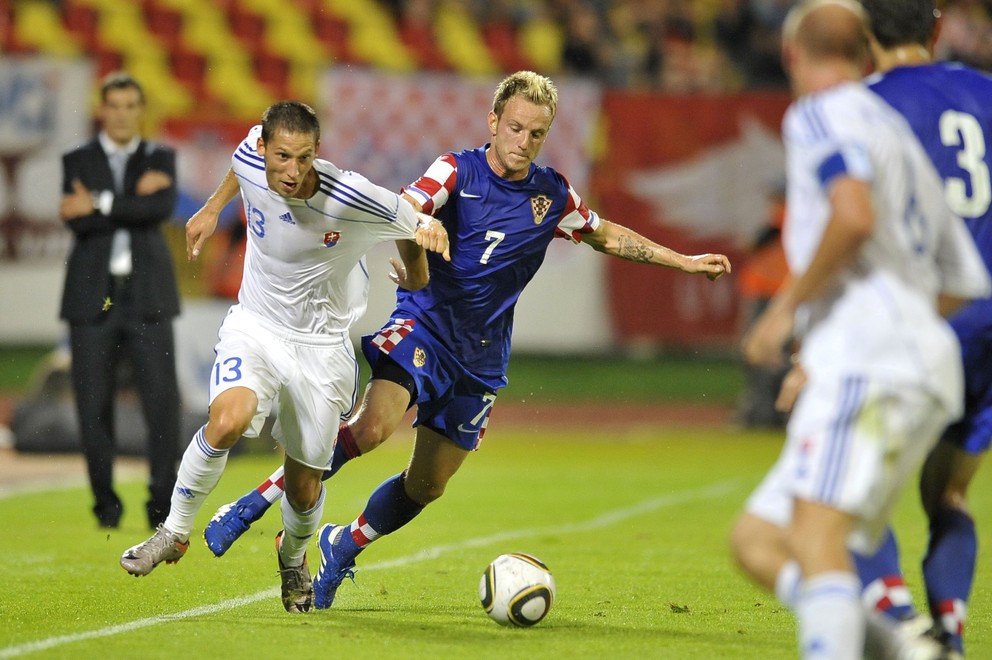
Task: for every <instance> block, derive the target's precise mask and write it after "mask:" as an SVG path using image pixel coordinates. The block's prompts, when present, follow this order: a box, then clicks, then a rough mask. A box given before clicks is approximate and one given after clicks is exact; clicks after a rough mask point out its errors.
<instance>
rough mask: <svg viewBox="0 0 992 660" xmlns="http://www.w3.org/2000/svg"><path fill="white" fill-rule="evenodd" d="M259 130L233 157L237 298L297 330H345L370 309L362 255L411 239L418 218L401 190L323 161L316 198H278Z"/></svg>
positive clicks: (318, 170) (316, 166) (317, 168)
mask: <svg viewBox="0 0 992 660" xmlns="http://www.w3.org/2000/svg"><path fill="white" fill-rule="evenodd" d="M261 133H262V127H261V126H255V127H254V128H252V129H251V131H249V133H248V136H247V137H246V138H245V139H244V141H243V142H242V143H241V144H240V145H239V146H238V148H237V150H236V151H235V152H234V155H233V157H232V159H231V162H232V166H233V169H234V173H235V175H237V177H238V182H239V183H240V186H241V197H242V199H243V201H244V205H245V217H246V218H247V223H248V247H247V250H246V252H245V269H244V277H243V279H242V281H241V291H240V292H239V294H238V301H239V303H240V304H241V306H242V307H243V308H244V309H246V310H248V311H250V312H252V313H254V314H256V315H258V316H260V317H262V318H265V319H268V320H269V321H271V322H273V323H276V324H278V325H280V326H282V327H285V328H287V329H289V330H292V331H295V332H298V333H304V334H331V333H339V332H344V331H347V330H348V329H349V327H350V326H351V324H352V323H353V322H354V321H355V320H357V318H358V317H359V316H361V315H362V313H364V310H365V304H366V296H367V281H368V277H367V274H366V273H365V272H364V271H363V270H362V265H363V264H362V263H361V260H362V258H363V257H364V255H365V253H366V252H368V250H369V249H370V248H371V247H372V246H373V245H375V244H377V243H381V242H383V241H390V240H399V239H413V238H414V236H415V231H416V228H417V216H416V213H415V212H414V209H413V207H412V206H411V205H410V204H409V203H407V202H406V201H404V200H403V199H402V198H401V197H400V196H399V195H398V194H397V193H394V192H391V191H389V190H387V189H385V188H382V187H380V186H377V185H375V184H373V183H372V182H370V181H369V180H368V179H366V178H365V177H364V176H362V175H360V174H357V173H355V172H347V171H342V170H340V169H338V168H337V167H336V166H335V165H334V164H333V163H331V162H329V161H326V160H323V159H320V158H318V159H316V160H315V161H314V164H313V168H314V171H315V172H316V173H317V177H318V179H319V185H318V188H317V192H316V193H314V195H313V196H312V197H310V198H309V199H305V200H304V199H289V198H286V197H281V196H279V195H277V194H276V193H274V192H272V191H270V190H269V188H268V184H267V182H266V179H265V164H264V162H263V159H262V157H261V156H259V155H258V153H257V152H256V150H255V147H256V144H257V143H258V138H259V137H260V136H261ZM359 298H360V300H359Z"/></svg>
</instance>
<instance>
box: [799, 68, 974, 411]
mask: <svg viewBox="0 0 992 660" xmlns="http://www.w3.org/2000/svg"><path fill="white" fill-rule="evenodd" d="M783 137H784V140H785V145H786V156H787V172H788V181H789V183H788V197H787V209H788V210H787V218H786V225H785V230H784V243H785V248H786V254H787V257H788V261H789V267H790V270H791V271H792V272H793V273H796V274H798V273H802V272H803V271H805V270H806V268H807V267H808V266H809V264H810V261H811V260H812V258H813V256H814V254H815V252H816V250H817V247H818V245H819V242H820V240H821V238H822V236H823V232H824V229H825V227H826V225H827V223H828V221H829V219H830V214H831V207H830V186H831V183H832V182H833V181H834V180H835V179H836V177H838V176H847V177H853V178H855V179H858V180H862V181H865V182H867V183H868V184H869V185H870V186H871V190H872V203H873V205H874V212H875V218H874V231H873V234H872V236H871V237H870V238H869V239H868V240H867V242H866V243H865V244H864V245H863V246H862V248H861V249H860V251H859V253H858V254H857V256H856V257H855V259H854V260H853V261H852V262H851V263H850V264H849V265H848V266H847V267H846V268H845V270H844V271H843V272H842V273H841V274H840V276H839V278H838V280H837V282H836V284H835V286H834V287H833V289H832V290H830V291H829V292H827V293H826V294H825V295H823V296H821V297H819V298H817V299H816V300H814V301H811V302H810V303H808V304H807V305H804V306H803V307H802V308H801V309H800V314H799V317H800V323H799V324H798V325H797V330H798V331H799V332H800V333H802V335H803V337H802V359H803V363H804V365H806V367H807V369H808V370H809V371H810V373H811V374H814V373H816V374H833V375H835V376H836V375H850V374H856V375H867V376H873V377H878V378H880V379H884V380H888V381H889V382H900V383H913V384H919V385H922V386H924V387H926V388H927V389H930V390H931V391H933V392H934V393H935V394H936V395H937V396H939V397H940V398H941V399H942V400H943V401H944V402H945V404H946V405H947V406H948V408H949V409H950V410H959V409H960V405H961V404H960V390H961V375H960V359H959V357H958V354H959V351H958V348H957V343H956V341H955V339H954V337H953V334H952V333H951V332H950V330H949V328H948V326H947V324H946V322H945V321H944V320H943V319H942V318H940V316H939V315H938V314H937V312H936V298H937V295H938V293H939V292H942V291H943V292H946V293H949V294H954V295H960V296H978V295H984V294H985V292H986V291H987V290H988V288H989V281H988V274H987V272H986V271H985V268H984V265H983V263H982V261H981V258H980V256H979V255H978V252H977V250H976V249H975V246H974V242H973V241H972V240H971V238H970V236H969V234H968V232H967V229H966V228H965V226H964V223H963V222H962V221H961V219H960V218H959V217H957V216H955V215H954V214H953V213H952V212H951V211H950V209H949V208H948V206H947V204H946V202H945V201H944V196H943V186H942V185H941V181H940V179H939V177H938V175H937V172H936V171H935V170H934V167H933V165H932V164H931V162H930V160H929V158H928V157H927V155H926V153H925V152H924V151H923V148H922V147H921V146H920V144H919V142H918V141H917V139H916V137H915V136H914V135H913V132H912V130H911V129H910V128H909V126H908V124H907V123H906V121H905V119H904V118H903V117H902V116H900V115H899V113H897V112H896V111H895V110H893V109H892V108H891V107H890V106H888V105H887V104H886V103H885V102H884V101H882V100H881V99H880V98H879V97H877V96H876V95H874V94H873V93H871V92H869V91H868V89H867V88H866V87H865V86H864V85H863V84H860V83H846V84H843V85H839V86H836V87H833V88H831V89H828V90H825V91H823V92H820V93H817V94H811V95H807V96H805V97H803V98H801V99H799V100H798V101H796V102H795V103H794V104H793V105H792V106H790V108H789V110H788V111H787V113H786V117H785V120H784V123H783Z"/></svg>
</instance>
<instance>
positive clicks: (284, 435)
mask: <svg viewBox="0 0 992 660" xmlns="http://www.w3.org/2000/svg"><path fill="white" fill-rule="evenodd" d="M218 337H219V339H220V341H218V342H217V345H216V346H215V347H214V352H215V353H216V358H215V359H214V366H213V369H212V370H211V372H210V401H211V403H212V402H213V400H214V399H215V398H217V395H219V394H220V393H221V392H224V391H227V390H229V389H231V388H233V387H246V388H248V389H250V390H251V391H252V392H254V393H255V396H256V397H257V398H258V408H257V409H256V411H255V416H254V417H253V418H252V421H251V424H250V425H249V427H248V430H247V431H245V436H246V437H251V438H253V437H258V434H259V431H261V429H262V425H263V424H264V423H265V418H266V417H268V415H269V414H270V412H273V404H275V410H274V412H275V413H276V423H275V426H274V427H273V429H272V435H273V437H274V438H275V439H276V440H278V441H279V442H280V443H282V445H283V447H284V448H285V450H286V454H287V455H288V456H290V457H291V458H293V459H294V460H296V461H298V462H300V463H303V464H304V465H308V466H310V467H313V468H316V469H318V470H322V469H324V468H326V467H327V466H328V465H329V464H330V462H331V455H332V454H333V453H334V443H335V440H336V439H337V434H338V426H339V425H340V424H341V421H342V420H344V419H347V418H348V417H350V416H351V414H352V412H354V410H355V406H356V404H357V402H358V378H359V375H358V361H357V360H356V359H355V349H354V347H353V346H352V343H351V339H350V337H349V336H348V333H345V332H342V333H335V334H332V335H307V334H300V333H298V332H293V331H289V330H286V329H284V328H278V327H277V326H274V325H273V324H271V323H270V322H268V321H266V320H265V319H262V318H261V317H260V316H258V315H256V314H252V313H251V312H248V311H246V310H244V309H242V308H241V306H240V305H234V306H233V307H231V310H230V311H229V312H228V314H227V317H226V318H225V319H224V323H223V324H222V325H221V327H220V331H219V333H218Z"/></svg>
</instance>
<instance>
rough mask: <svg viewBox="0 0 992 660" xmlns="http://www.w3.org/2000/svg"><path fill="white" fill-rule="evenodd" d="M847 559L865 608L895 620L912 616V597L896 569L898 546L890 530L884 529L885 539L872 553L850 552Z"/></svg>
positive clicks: (898, 569)
mask: <svg viewBox="0 0 992 660" xmlns="http://www.w3.org/2000/svg"><path fill="white" fill-rule="evenodd" d="M851 557H852V558H853V559H854V566H855V568H856V569H857V572H858V577H859V578H861V584H863V585H864V588H863V589H862V591H861V599H862V601H863V602H864V603H865V605H867V606H868V607H870V608H871V609H872V610H874V611H875V612H879V613H881V614H884V615H885V616H888V617H890V618H892V619H895V620H896V621H903V620H906V619H910V618H912V617H914V616H916V608H915V607H913V597H912V594H910V592H909V589H908V588H907V587H906V581H905V580H904V579H903V575H902V570H901V569H900V567H899V546H898V544H897V543H896V537H895V536H894V535H893V534H892V528H891V527H888V528H886V530H885V538H884V539H883V540H882V544H881V545H880V546H879V548H878V550H876V551H875V554H873V555H870V556H864V555H861V554H859V553H857V552H852V553H851Z"/></svg>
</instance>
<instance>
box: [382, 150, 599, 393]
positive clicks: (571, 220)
mask: <svg viewBox="0 0 992 660" xmlns="http://www.w3.org/2000/svg"><path fill="white" fill-rule="evenodd" d="M487 146H488V145H487ZM405 192H406V193H407V194H409V195H410V196H412V197H415V198H416V199H417V200H418V201H420V202H421V204H422V206H423V207H424V212H425V213H431V214H433V215H434V216H435V217H437V218H438V220H440V221H441V223H442V224H443V225H444V226H445V229H447V231H448V238H449V241H450V244H451V262H450V263H449V262H446V261H444V259H443V258H441V256H440V255H437V254H434V253H430V252H429V253H428V254H427V258H428V260H429V263H430V273H431V275H430V277H431V279H430V284H429V285H428V286H427V287H426V288H424V289H421V290H419V291H405V290H402V289H401V290H399V292H398V293H397V304H396V311H394V312H393V316H394V317H401V318H414V319H416V320H417V323H418V324H419V325H422V326H426V327H427V328H428V329H429V330H430V331H431V333H432V334H433V335H435V338H436V339H438V340H439V341H441V342H443V343H444V344H445V345H446V347H447V349H448V350H449V351H450V353H451V354H452V355H455V356H457V357H458V359H459V361H460V362H461V364H462V365H463V366H464V367H465V368H466V369H467V370H469V371H470V372H472V373H474V374H476V375H480V376H487V377H488V376H498V377H502V376H503V375H504V374H505V373H506V367H507V362H508V360H509V356H510V334H511V331H512V328H513V308H514V305H516V302H517V299H518V298H519V297H520V293H521V292H522V291H523V290H524V287H525V286H526V285H527V283H528V282H530V280H531V278H533V277H534V274H535V273H536V272H537V269H538V268H540V266H541V263H542V262H543V261H544V256H545V254H546V252H547V249H548V245H549V244H550V243H551V241H552V239H554V238H555V237H556V236H559V237H565V238H570V239H572V240H573V241H576V242H577V241H578V240H579V235H580V234H581V233H584V232H589V231H592V230H594V229H595V228H596V227H598V225H599V217H598V216H597V215H596V214H595V213H593V212H592V211H590V210H589V209H588V208H587V207H586V206H585V204H583V202H582V200H581V199H580V198H579V196H578V195H577V194H576V193H575V191H574V190H572V188H571V186H569V184H568V181H566V180H565V177H563V176H562V175H561V174H559V173H557V172H556V171H554V170H553V169H551V168H549V167H538V166H536V165H531V168H530V172H529V174H528V175H527V177H526V178H524V179H522V180H519V181H508V180H506V179H503V178H501V177H499V176H497V175H496V174H495V173H494V172H493V171H492V169H491V168H490V167H489V165H488V163H487V162H486V147H482V148H479V149H474V150H469V151H462V152H459V153H456V154H445V155H444V156H441V157H440V158H438V159H437V160H436V161H435V162H434V164H433V165H432V166H431V167H430V168H429V169H428V171H427V172H426V173H425V175H424V176H423V177H421V178H420V179H418V180H417V181H416V182H414V183H413V184H411V185H410V186H409V187H408V188H407V189H406V190H405ZM563 293H566V292H565V290H564V287H563ZM567 293H571V292H567Z"/></svg>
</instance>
